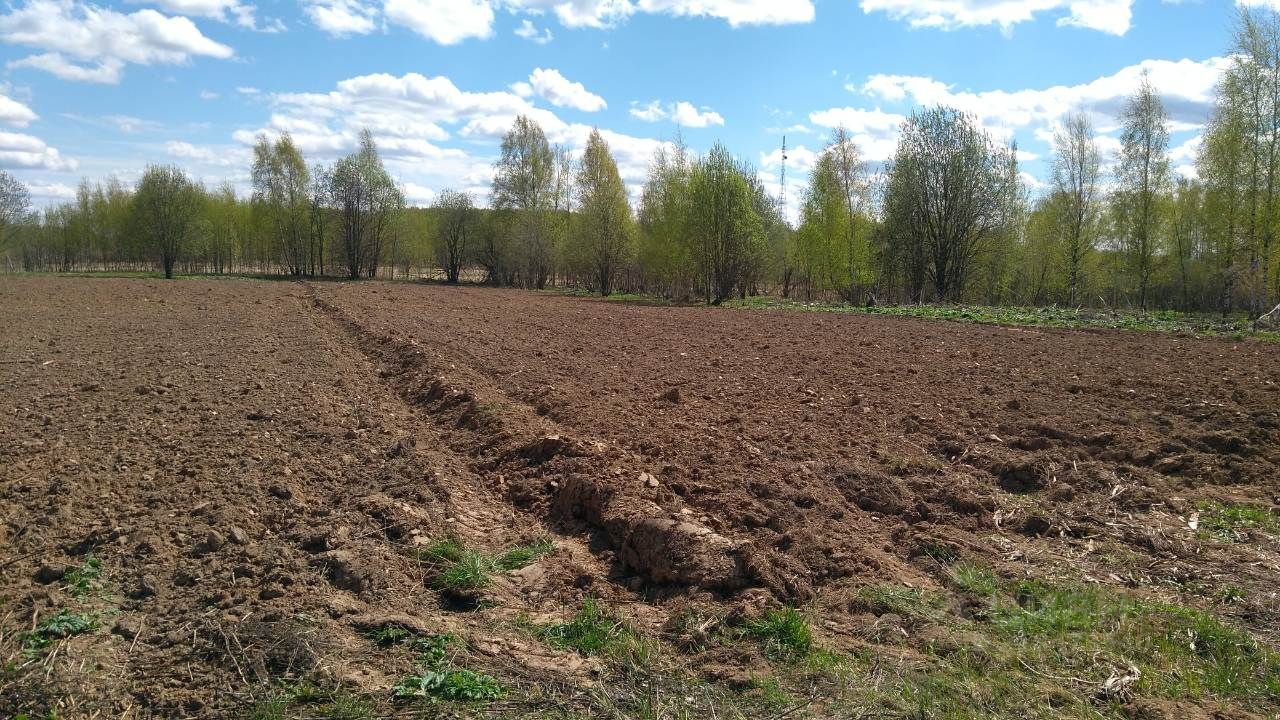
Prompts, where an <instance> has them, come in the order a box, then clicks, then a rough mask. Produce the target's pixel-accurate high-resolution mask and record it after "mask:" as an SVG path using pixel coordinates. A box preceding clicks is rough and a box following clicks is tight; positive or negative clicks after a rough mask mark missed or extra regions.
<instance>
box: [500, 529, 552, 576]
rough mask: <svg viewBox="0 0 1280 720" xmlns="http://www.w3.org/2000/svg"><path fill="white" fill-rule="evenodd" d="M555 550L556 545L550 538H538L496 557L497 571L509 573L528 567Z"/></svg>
mask: <svg viewBox="0 0 1280 720" xmlns="http://www.w3.org/2000/svg"><path fill="white" fill-rule="evenodd" d="M555 549H556V544H555V543H554V542H552V541H551V538H545V537H544V538H539V539H537V540H535V541H533V542H531V543H529V544H528V545H520V546H517V547H513V548H511V549H510V550H508V551H506V552H504V553H502V554H501V555H499V556H498V561H497V563H496V564H497V566H498V569H499V570H502V571H504V572H510V571H512V570H519V569H521V568H525V567H528V566H529V565H531V564H532V563H533V561H534V560H537V559H538V558H540V557H542V556H543V555H546V554H547V553H549V552H551V551H552V550H555Z"/></svg>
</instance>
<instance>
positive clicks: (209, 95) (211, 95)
mask: <svg viewBox="0 0 1280 720" xmlns="http://www.w3.org/2000/svg"><path fill="white" fill-rule="evenodd" d="M200 99H201V100H217V99H218V93H216V92H214V91H212V90H201V91H200Z"/></svg>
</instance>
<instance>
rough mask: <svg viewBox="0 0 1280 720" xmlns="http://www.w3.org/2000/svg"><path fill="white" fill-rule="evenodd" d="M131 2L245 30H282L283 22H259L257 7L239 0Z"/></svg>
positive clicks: (144, 0)
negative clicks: (233, 25)
mask: <svg viewBox="0 0 1280 720" xmlns="http://www.w3.org/2000/svg"><path fill="white" fill-rule="evenodd" d="M127 1H128V2H130V3H133V4H140V3H145V4H148V5H155V6H156V7H158V8H160V9H161V10H164V11H165V12H169V13H173V14H174V15H186V16H188V17H200V18H209V19H211V20H217V21H219V22H226V23H234V24H236V25H238V26H239V27H242V28H245V29H247V30H256V31H258V32H282V31H283V30H284V29H285V28H284V23H283V22H281V21H280V20H278V19H273V20H270V21H267V22H266V23H263V24H259V22H258V18H257V11H258V9H257V7H256V6H254V5H249V4H247V3H243V2H240V0H127Z"/></svg>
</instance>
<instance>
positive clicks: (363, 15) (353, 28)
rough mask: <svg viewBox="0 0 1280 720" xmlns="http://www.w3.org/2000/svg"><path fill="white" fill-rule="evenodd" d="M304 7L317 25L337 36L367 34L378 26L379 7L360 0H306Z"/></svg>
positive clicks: (304, 10)
mask: <svg viewBox="0 0 1280 720" xmlns="http://www.w3.org/2000/svg"><path fill="white" fill-rule="evenodd" d="M302 9H303V12H305V13H306V14H307V17H309V18H311V22H312V23H314V24H315V26H316V27H318V28H320V29H321V30H323V31H324V32H326V33H329V34H330V35H333V36H335V37H342V36H345V35H367V34H368V33H371V32H373V30H374V28H376V27H377V23H376V22H375V20H376V19H377V17H378V9H377V8H376V7H374V6H372V5H366V4H364V3H361V2H359V1H358V0H304V2H303V6H302Z"/></svg>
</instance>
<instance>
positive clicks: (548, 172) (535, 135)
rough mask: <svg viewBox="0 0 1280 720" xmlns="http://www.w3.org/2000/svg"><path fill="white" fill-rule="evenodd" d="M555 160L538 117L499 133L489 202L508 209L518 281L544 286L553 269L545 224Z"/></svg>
mask: <svg viewBox="0 0 1280 720" xmlns="http://www.w3.org/2000/svg"><path fill="white" fill-rule="evenodd" d="M557 168H558V163H557V159H556V153H555V152H553V151H552V149H551V145H550V144H549V143H548V142H547V136H546V135H545V134H544V133H543V132H542V128H541V127H539V126H538V123H536V122H534V121H533V120H532V119H530V118H529V117H527V116H525V115H520V116H517V117H516V119H515V123H514V124H513V125H512V126H511V129H510V130H508V131H507V133H506V135H504V136H503V137H502V150H501V155H500V156H499V158H498V161H497V163H495V165H494V173H493V189H492V200H491V204H492V206H493V207H494V209H497V210H512V211H515V212H514V218H513V220H514V223H513V225H512V226H511V229H512V230H513V231H514V232H515V240H516V243H515V245H516V249H517V251H518V254H519V257H518V260H517V263H518V265H519V267H520V273H521V278H520V280H521V282H522V283H523V284H524V285H525V286H526V287H535V288H542V287H545V286H546V284H547V281H548V280H550V278H551V275H552V273H553V271H554V260H555V256H556V248H555V246H554V243H553V234H552V232H551V228H550V227H549V224H550V221H551V214H552V213H553V212H554V209H555V189H556V181H557Z"/></svg>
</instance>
